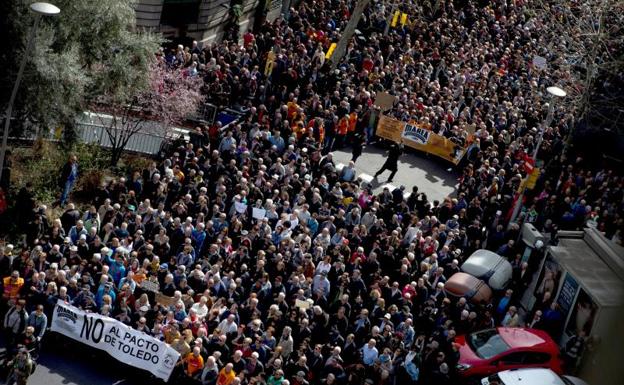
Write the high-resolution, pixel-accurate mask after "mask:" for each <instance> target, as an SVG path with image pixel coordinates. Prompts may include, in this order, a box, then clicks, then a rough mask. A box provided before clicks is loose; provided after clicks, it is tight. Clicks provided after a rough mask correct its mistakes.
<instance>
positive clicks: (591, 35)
mask: <svg viewBox="0 0 624 385" xmlns="http://www.w3.org/2000/svg"><path fill="white" fill-rule="evenodd" d="M531 3H532V4H530V8H531V12H532V15H531V17H530V19H529V20H528V21H527V23H526V24H525V26H524V28H525V29H526V28H528V29H533V28H535V29H536V30H538V31H540V34H541V40H542V45H543V47H544V49H545V52H544V54H545V55H548V56H550V58H549V59H550V60H549V63H548V65H549V68H548V69H547V70H549V71H554V72H557V74H556V75H558V76H556V78H559V80H560V82H561V84H560V85H561V86H563V87H565V89H566V91H568V95H569V98H567V99H568V106H567V107H569V108H572V109H573V111H575V116H576V118H577V119H578V120H581V119H584V118H595V117H596V115H598V117H599V118H600V120H601V121H602V122H603V124H606V125H618V124H619V123H620V122H618V121H617V120H618V119H619V116H620V115H621V114H614V113H611V112H614V111H618V110H620V109H622V108H624V106H623V105H622V103H623V100H622V96H621V95H622V94H621V90H619V89H617V90H616V89H612V88H613V87H610V86H611V84H610V82H611V81H612V80H613V79H616V78H620V77H621V76H622V75H621V73H622V71H623V69H624V2H623V1H621V0H572V1H570V0H534V1H532V2H531ZM618 88H619V87H618ZM612 91H615V92H612ZM605 111H611V112H605Z"/></svg>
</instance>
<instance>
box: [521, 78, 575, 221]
mask: <svg viewBox="0 0 624 385" xmlns="http://www.w3.org/2000/svg"><path fill="white" fill-rule="evenodd" d="M546 91H547V92H548V94H550V103H548V114H547V115H546V120H544V122H542V127H541V130H540V131H539V137H538V138H537V143H536V144H535V150H533V155H532V158H533V163H535V161H536V160H537V153H538V152H539V149H540V147H541V146H542V142H543V141H544V131H545V130H546V127H549V126H550V124H551V123H552V121H553V117H554V116H553V115H554V112H555V99H556V98H564V97H565V96H566V95H567V93H566V92H565V91H564V90H563V89H561V88H559V87H557V86H552V87H548V88H546ZM525 191H526V184H525V185H524V186H523V187H522V191H521V192H520V195H518V199H517V200H516V204H515V205H514V209H513V212H512V214H511V219H510V220H509V223H510V224H511V223H513V222H515V221H516V218H518V215H519V214H520V208H521V207H522V200H523V199H524V192H525Z"/></svg>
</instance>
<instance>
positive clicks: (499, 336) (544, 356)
mask: <svg viewBox="0 0 624 385" xmlns="http://www.w3.org/2000/svg"><path fill="white" fill-rule="evenodd" d="M456 342H457V344H458V345H459V363H458V365H457V370H458V372H459V374H460V375H461V376H462V377H464V378H468V377H470V378H475V377H476V378H483V377H485V376H489V375H491V374H494V373H497V372H500V371H503V370H510V369H520V368H548V369H551V370H553V371H554V372H555V373H557V374H562V369H561V361H560V358H559V346H557V344H556V343H555V342H554V341H553V340H552V338H550V336H549V335H548V334H547V333H546V332H544V331H542V330H537V329H528V328H503V327H499V328H494V329H486V330H481V331H478V332H475V333H471V334H467V335H462V336H458V337H457V339H456ZM527 384H532V383H531V382H528V383H527Z"/></svg>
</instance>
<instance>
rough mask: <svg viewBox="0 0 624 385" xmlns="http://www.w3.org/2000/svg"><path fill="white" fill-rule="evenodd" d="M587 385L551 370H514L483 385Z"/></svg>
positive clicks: (497, 375) (496, 376)
mask: <svg viewBox="0 0 624 385" xmlns="http://www.w3.org/2000/svg"><path fill="white" fill-rule="evenodd" d="M538 384H539V385H587V383H586V382H585V381H583V380H581V379H580V378H577V377H571V376H560V375H558V374H557V373H555V372H553V371H552V370H550V369H513V370H505V371H502V372H498V373H496V374H492V375H491V376H489V377H486V378H484V379H482V380H481V385H538Z"/></svg>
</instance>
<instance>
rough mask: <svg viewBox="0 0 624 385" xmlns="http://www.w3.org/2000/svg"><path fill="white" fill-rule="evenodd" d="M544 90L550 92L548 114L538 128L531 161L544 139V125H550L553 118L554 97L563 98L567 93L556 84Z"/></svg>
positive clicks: (534, 158)
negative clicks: (538, 132)
mask: <svg viewBox="0 0 624 385" xmlns="http://www.w3.org/2000/svg"><path fill="white" fill-rule="evenodd" d="M546 91H547V92H548V93H549V94H550V96H551V98H550V103H548V114H547V115H546V120H545V121H544V123H543V124H542V129H541V130H540V134H539V137H538V138H537V143H536V145H535V150H534V151H533V161H535V160H537V152H538V151H539V149H540V147H541V145H542V141H544V130H546V127H548V126H550V124H551V123H552V120H553V113H554V112H555V99H556V98H564V97H565V96H566V95H567V94H568V93H567V92H565V91H564V90H562V89H561V88H559V87H557V86H552V87H548V88H546Z"/></svg>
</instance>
